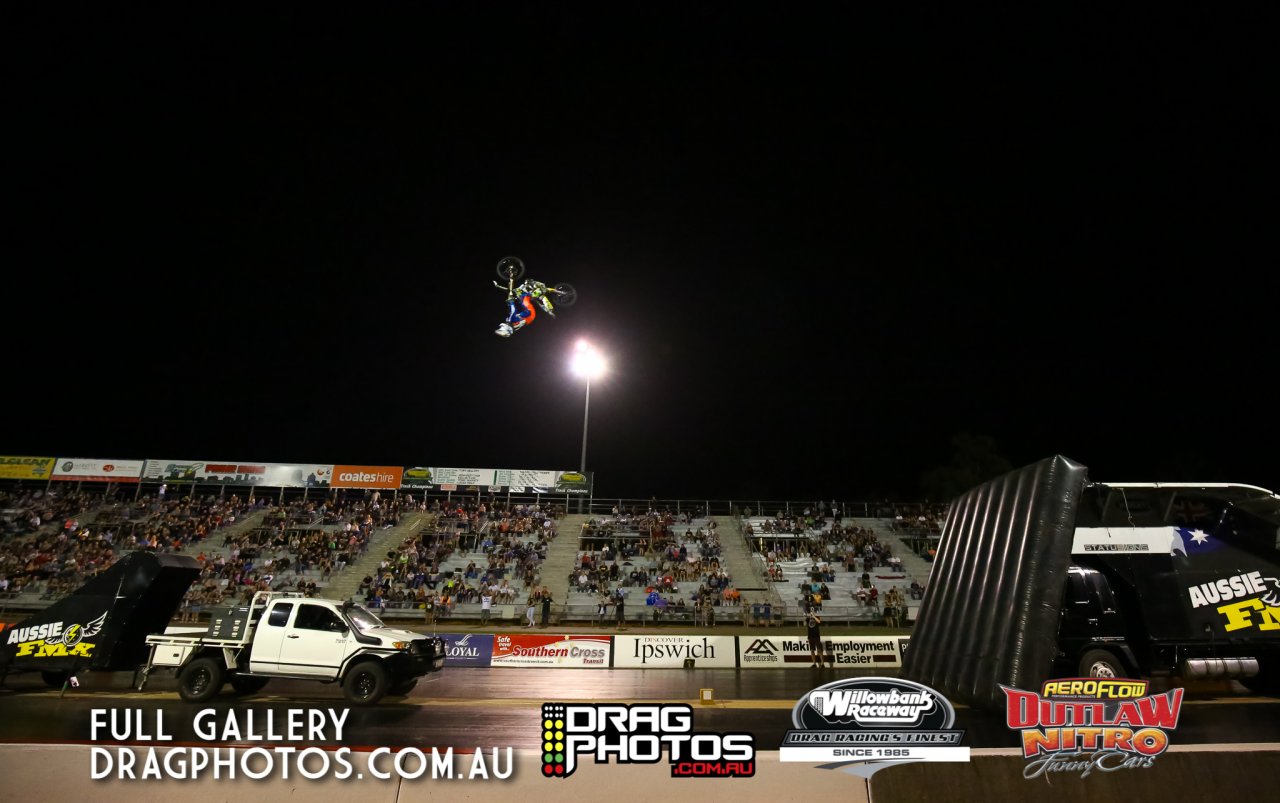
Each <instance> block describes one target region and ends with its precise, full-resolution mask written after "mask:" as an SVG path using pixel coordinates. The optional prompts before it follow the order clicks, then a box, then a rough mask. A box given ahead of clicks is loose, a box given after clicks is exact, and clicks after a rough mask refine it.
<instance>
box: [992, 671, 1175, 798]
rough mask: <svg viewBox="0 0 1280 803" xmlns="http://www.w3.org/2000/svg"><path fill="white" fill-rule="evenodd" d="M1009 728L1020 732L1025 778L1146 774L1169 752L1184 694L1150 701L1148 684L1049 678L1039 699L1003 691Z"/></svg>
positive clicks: (1157, 696)
mask: <svg viewBox="0 0 1280 803" xmlns="http://www.w3.org/2000/svg"><path fill="white" fill-rule="evenodd" d="M1000 688H1002V689H1004V693H1005V701H1006V706H1007V724H1008V726H1009V727H1010V728H1011V729H1012V730H1021V731H1022V756H1023V758H1025V759H1027V766H1026V767H1025V769H1023V771H1022V775H1023V777H1025V778H1040V777H1043V778H1045V779H1046V780H1047V779H1048V778H1049V776H1050V774H1051V773H1059V772H1075V773H1079V775H1080V777H1081V778H1087V777H1088V776H1089V775H1090V774H1092V773H1093V771H1094V770H1098V771H1099V772H1113V771H1115V770H1120V769H1147V768H1149V767H1151V766H1152V765H1153V764H1154V763H1155V759H1156V756H1158V755H1160V754H1161V753H1163V752H1164V751H1165V750H1166V749H1167V748H1168V747H1169V732H1170V731H1172V730H1173V729H1174V728H1176V727H1177V726H1178V713H1179V712H1180V710H1181V708H1182V689H1174V690H1173V691H1170V692H1167V693H1165V694H1152V695H1147V682H1146V681H1145V680H1126V679H1123V678H1067V679H1063V680H1050V681H1047V682H1046V683H1045V684H1044V686H1042V687H1041V689H1040V693H1039V694H1036V693H1035V692H1033V691H1022V690H1021V689H1012V688H1009V687H1008V686H1001V687H1000Z"/></svg>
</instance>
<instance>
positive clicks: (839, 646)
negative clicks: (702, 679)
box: [738, 635, 906, 669]
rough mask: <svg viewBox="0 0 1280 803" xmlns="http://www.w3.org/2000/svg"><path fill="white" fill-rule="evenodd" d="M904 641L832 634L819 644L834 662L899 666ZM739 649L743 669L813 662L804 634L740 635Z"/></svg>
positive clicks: (801, 665) (864, 665)
mask: <svg viewBox="0 0 1280 803" xmlns="http://www.w3.org/2000/svg"><path fill="white" fill-rule="evenodd" d="M903 641H906V639H905V638H902V637H900V636H884V637H877V636H832V637H829V638H824V639H823V640H822V648H823V654H824V655H827V656H831V657H832V658H834V660H835V665H836V666H843V667H849V668H859V667H860V668H864V669H886V668H896V667H900V666H902V655H903V650H904V646H905V645H902V644H901V643H900V642H903ZM738 650H739V662H740V665H741V667H742V668H743V669H785V668H787V667H808V666H809V665H811V664H812V663H813V658H812V656H811V655H810V653H809V640H808V638H806V637H805V636H804V635H795V636H791V635H787V636H773V635H765V636H756V637H752V636H741V637H739V638H738Z"/></svg>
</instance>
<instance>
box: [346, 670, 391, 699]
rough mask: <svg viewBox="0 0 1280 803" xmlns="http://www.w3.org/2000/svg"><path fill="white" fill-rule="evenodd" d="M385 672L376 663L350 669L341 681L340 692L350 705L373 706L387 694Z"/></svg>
mask: <svg viewBox="0 0 1280 803" xmlns="http://www.w3.org/2000/svg"><path fill="white" fill-rule="evenodd" d="M387 686H388V678H387V670H386V667H384V666H383V665H382V664H380V663H378V662H377V661H364V662H363V663H359V664H356V665H355V666H353V667H351V669H350V670H349V671H348V672H347V676H346V678H345V679H344V680H343V681H342V692H343V694H345V695H346V696H347V701H348V702H350V703H351V704H352V705H373V704H374V703H376V702H378V701H379V700H381V699H382V698H383V696H384V695H386V693H387Z"/></svg>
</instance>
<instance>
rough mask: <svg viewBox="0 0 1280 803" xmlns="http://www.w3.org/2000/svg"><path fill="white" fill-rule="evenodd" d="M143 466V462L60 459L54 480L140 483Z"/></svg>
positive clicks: (54, 467)
mask: <svg viewBox="0 0 1280 803" xmlns="http://www.w3.org/2000/svg"><path fill="white" fill-rule="evenodd" d="M142 464H143V461H142V460H86V459H81V458H76V457H59V458H58V460H57V462H56V463H54V466H53V479H55V480H88V481H90V482H138V481H139V479H140V478H141V477H142Z"/></svg>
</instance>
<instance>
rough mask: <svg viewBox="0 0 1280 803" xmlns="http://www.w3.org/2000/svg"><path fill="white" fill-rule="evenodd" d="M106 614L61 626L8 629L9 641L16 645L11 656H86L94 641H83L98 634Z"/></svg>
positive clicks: (89, 654) (104, 622)
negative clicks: (15, 650) (16, 649)
mask: <svg viewBox="0 0 1280 803" xmlns="http://www.w3.org/2000/svg"><path fill="white" fill-rule="evenodd" d="M106 621H107V613H106V611H103V613H102V615H101V616H99V617H98V618H97V619H94V620H93V621H92V622H88V623H87V624H79V623H76V624H72V625H71V626H70V627H64V626H63V623H62V622H61V621H57V622H45V623H44V624H39V625H30V626H29V627H15V628H13V629H11V630H10V631H9V639H8V642H7V643H9V644H16V645H18V651H17V652H16V653H15V654H14V655H15V657H18V658H20V657H22V656H24V655H25V656H30V657H32V658H63V657H66V656H69V655H70V656H79V657H81V658H90V657H92V656H93V648H94V647H96V646H97V644H95V643H92V642H89V641H86V639H91V638H93V637H94V636H96V635H98V633H100V632H101V631H102V626H103V625H104V624H106Z"/></svg>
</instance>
